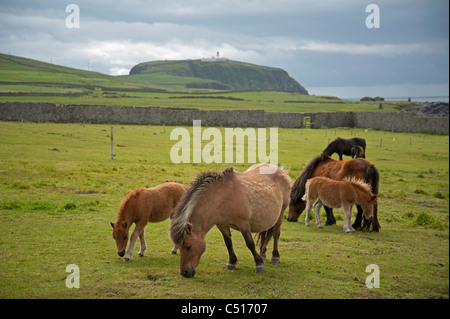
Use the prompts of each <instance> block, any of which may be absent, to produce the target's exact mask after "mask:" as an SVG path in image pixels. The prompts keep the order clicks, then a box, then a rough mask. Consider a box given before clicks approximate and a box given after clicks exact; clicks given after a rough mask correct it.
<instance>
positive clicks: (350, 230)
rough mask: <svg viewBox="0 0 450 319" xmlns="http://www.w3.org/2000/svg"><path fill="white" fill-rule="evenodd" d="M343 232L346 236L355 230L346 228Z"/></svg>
mask: <svg viewBox="0 0 450 319" xmlns="http://www.w3.org/2000/svg"><path fill="white" fill-rule="evenodd" d="M344 231H345V232H346V233H347V234H350V233H353V232H354V231H355V230H354V229H353V228H346V229H344Z"/></svg>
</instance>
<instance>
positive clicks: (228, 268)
mask: <svg viewBox="0 0 450 319" xmlns="http://www.w3.org/2000/svg"><path fill="white" fill-rule="evenodd" d="M225 268H226V269H227V270H235V269H236V265H233V264H230V263H227V265H226V266H225Z"/></svg>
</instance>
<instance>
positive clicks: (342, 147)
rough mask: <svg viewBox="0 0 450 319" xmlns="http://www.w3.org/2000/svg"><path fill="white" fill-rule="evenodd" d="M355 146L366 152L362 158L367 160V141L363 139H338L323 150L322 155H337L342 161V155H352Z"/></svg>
mask: <svg viewBox="0 0 450 319" xmlns="http://www.w3.org/2000/svg"><path fill="white" fill-rule="evenodd" d="M355 145H359V146H361V147H362V149H363V151H364V152H363V153H362V156H361V157H363V158H366V156H365V152H366V140H365V139H363V138H361V137H353V138H348V139H345V138H340V137H338V138H337V139H335V140H334V141H333V142H331V143H330V144H328V146H327V147H326V148H325V149H324V150H323V152H322V153H324V154H327V155H328V156H331V155H333V154H334V153H337V154H338V155H339V160H341V161H342V155H347V156H351V155H352V148H353V147H354V146H355Z"/></svg>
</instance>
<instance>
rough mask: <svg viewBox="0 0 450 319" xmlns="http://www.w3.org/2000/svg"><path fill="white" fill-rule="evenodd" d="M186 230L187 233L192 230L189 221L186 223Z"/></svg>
mask: <svg viewBox="0 0 450 319" xmlns="http://www.w3.org/2000/svg"><path fill="white" fill-rule="evenodd" d="M185 228H186V232H187V233H188V234H190V233H191V231H192V224H191V223H186V227H185Z"/></svg>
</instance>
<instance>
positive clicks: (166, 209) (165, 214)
mask: <svg viewBox="0 0 450 319" xmlns="http://www.w3.org/2000/svg"><path fill="white" fill-rule="evenodd" d="M186 190H187V186H185V185H182V184H179V183H172V182H169V183H164V184H161V185H158V186H155V187H151V188H135V189H134V190H132V191H131V192H129V193H128V195H127V196H126V197H125V198H124V199H123V200H122V203H121V204H120V206H119V211H118V212H117V218H116V222H115V223H113V222H111V223H110V224H111V226H112V228H113V232H112V235H113V238H114V239H115V240H116V246H117V253H118V254H119V256H120V257H123V256H124V255H125V249H126V248H127V242H128V231H129V229H130V227H131V225H132V224H133V223H135V224H136V226H135V228H134V231H133V233H132V234H131V238H130V247H129V248H128V251H127V253H126V255H125V258H124V259H123V260H124V261H128V260H130V258H131V255H133V249H134V243H135V242H136V239H137V238H138V236H139V239H140V240H141V249H140V250H139V255H138V256H139V257H142V256H144V251H145V249H146V248H147V245H146V243H145V238H144V233H145V232H144V228H145V226H146V225H147V223H148V222H150V223H159V222H162V221H164V220H166V219H167V218H169V217H171V215H172V213H173V211H174V209H175V207H176V206H177V205H178V203H179V202H180V200H181V198H182V197H183V195H184V194H185V193H186ZM176 252H177V247H176V246H175V247H173V249H172V253H173V254H176Z"/></svg>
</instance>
